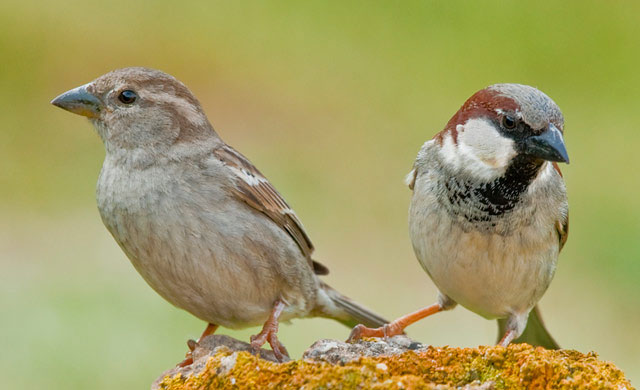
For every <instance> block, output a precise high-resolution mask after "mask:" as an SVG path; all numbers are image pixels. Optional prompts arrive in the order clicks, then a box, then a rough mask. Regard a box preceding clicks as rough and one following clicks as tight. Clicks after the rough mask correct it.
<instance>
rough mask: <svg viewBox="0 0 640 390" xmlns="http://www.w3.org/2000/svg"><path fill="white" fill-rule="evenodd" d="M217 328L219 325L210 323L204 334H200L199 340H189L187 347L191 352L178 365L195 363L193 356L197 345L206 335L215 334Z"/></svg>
mask: <svg viewBox="0 0 640 390" xmlns="http://www.w3.org/2000/svg"><path fill="white" fill-rule="evenodd" d="M216 329H218V325H214V324H208V325H207V327H206V328H205V330H204V332H202V334H201V335H200V338H199V339H198V341H195V340H193V339H190V340H188V341H187V347H189V352H187V354H186V355H185V359H184V360H183V361H181V362H180V363H178V367H186V366H188V365H190V364H192V363H193V356H192V353H193V351H194V350H195V349H196V347H197V346H198V344H199V343H200V342H201V341H202V339H204V338H205V337H207V336H209V335H211V334H213V333H214V332H215V331H216Z"/></svg>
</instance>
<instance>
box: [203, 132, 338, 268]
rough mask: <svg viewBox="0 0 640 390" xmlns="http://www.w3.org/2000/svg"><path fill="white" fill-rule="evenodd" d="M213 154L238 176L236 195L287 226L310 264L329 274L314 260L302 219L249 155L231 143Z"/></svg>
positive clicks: (274, 220) (282, 225)
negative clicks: (250, 160)
mask: <svg viewBox="0 0 640 390" xmlns="http://www.w3.org/2000/svg"><path fill="white" fill-rule="evenodd" d="M213 153H214V155H215V156H216V157H217V158H218V159H219V160H220V161H221V162H222V163H223V164H224V165H226V166H227V167H229V168H230V170H231V171H232V172H233V173H234V174H235V175H236V178H237V180H236V187H235V188H234V192H235V194H236V195H237V196H238V197H239V198H240V199H242V200H243V201H244V202H245V203H246V204H248V205H249V206H251V207H253V208H254V209H256V210H258V211H260V212H262V213H263V214H265V215H266V216H267V217H269V218H270V219H271V220H272V221H273V222H275V223H276V224H277V225H278V226H280V227H281V228H282V229H284V230H285V231H286V232H287V233H288V234H289V235H290V236H291V238H293V240H294V241H295V242H296V244H297V245H298V247H299V248H300V250H301V251H302V253H303V254H304V256H305V257H306V258H307V259H309V264H310V265H311V266H312V268H313V269H314V271H315V273H316V274H318V275H326V274H327V273H328V272H329V270H328V269H327V268H326V267H325V266H324V265H322V264H320V263H317V262H315V261H313V260H311V254H312V253H313V249H314V248H313V244H312V243H311V239H310V238H309V236H308V235H307V233H306V232H305V230H304V228H303V227H302V222H300V220H299V219H298V217H297V216H296V214H295V213H294V211H293V210H292V209H291V207H289V205H288V204H287V202H286V201H285V200H284V199H283V198H282V196H281V195H280V194H279V193H278V191H277V190H276V189H275V188H274V187H273V186H272V185H271V183H269V181H268V180H267V179H266V178H265V177H264V175H263V174H262V173H260V171H259V170H258V169H257V168H256V167H255V166H254V165H253V164H251V162H249V160H247V158H246V157H244V156H243V155H242V154H240V153H239V152H238V151H236V150H235V149H233V148H232V147H230V146H229V145H222V146H220V147H219V148H217V149H216V150H214V152H213Z"/></svg>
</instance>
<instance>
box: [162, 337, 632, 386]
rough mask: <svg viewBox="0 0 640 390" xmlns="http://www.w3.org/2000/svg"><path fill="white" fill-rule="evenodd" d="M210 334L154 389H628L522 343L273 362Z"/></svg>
mask: <svg viewBox="0 0 640 390" xmlns="http://www.w3.org/2000/svg"><path fill="white" fill-rule="evenodd" d="M249 350H250V346H249V344H247V343H243V342H241V341H238V340H235V339H233V338H231V337H228V336H219V335H214V336H209V337H207V338H206V339H205V340H203V342H201V343H200V345H199V346H198V348H196V351H195V352H194V358H195V359H194V364H193V365H192V366H190V367H186V368H175V369H172V370H169V371H167V372H165V373H164V374H163V375H162V376H161V377H160V378H158V380H157V381H156V382H155V383H154V384H153V386H152V388H153V389H166V390H187V389H189V390H205V389H227V388H229V389H239V390H240V389H308V390H309V389H465V390H473V389H617V390H623V389H629V390H630V389H633V387H632V386H631V384H630V383H629V381H628V380H626V379H625V377H624V374H623V373H622V371H620V370H619V369H618V368H616V367H615V366H614V365H613V364H612V363H609V362H603V361H600V360H598V357H597V355H596V354H595V353H588V354H582V353H580V352H577V351H570V350H560V351H549V350H545V349H542V348H533V347H531V346H529V345H526V344H517V345H511V346H509V347H508V348H503V347H477V348H449V347H432V346H426V345H422V344H420V343H417V342H414V341H412V340H410V339H408V338H407V337H404V336H396V337H393V338H391V339H387V340H384V339H367V340H363V341H360V342H357V343H354V344H348V343H344V342H341V341H335V340H320V341H317V342H316V343H314V344H313V345H312V346H311V347H310V348H309V349H308V350H307V351H306V352H305V353H304V355H303V357H302V359H301V360H296V361H289V362H286V363H276V362H275V361H274V358H273V354H272V353H271V352H270V351H265V350H263V351H261V357H260V358H259V357H256V356H253V355H251V354H250V353H249V352H248V351H249Z"/></svg>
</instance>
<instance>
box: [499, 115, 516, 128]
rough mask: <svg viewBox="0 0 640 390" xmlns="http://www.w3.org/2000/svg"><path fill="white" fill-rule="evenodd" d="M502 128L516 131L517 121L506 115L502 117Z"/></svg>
mask: <svg viewBox="0 0 640 390" xmlns="http://www.w3.org/2000/svg"><path fill="white" fill-rule="evenodd" d="M502 126H504V128H505V129H515V127H516V120H515V119H514V118H513V117H512V116H509V115H505V116H503V117H502Z"/></svg>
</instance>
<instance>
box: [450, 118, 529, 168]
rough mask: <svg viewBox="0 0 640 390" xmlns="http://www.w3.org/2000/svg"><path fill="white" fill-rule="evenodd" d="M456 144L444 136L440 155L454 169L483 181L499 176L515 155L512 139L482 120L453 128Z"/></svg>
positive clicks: (472, 120) (470, 120)
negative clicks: (455, 132) (455, 133)
mask: <svg viewBox="0 0 640 390" xmlns="http://www.w3.org/2000/svg"><path fill="white" fill-rule="evenodd" d="M456 130H457V133H458V136H457V141H458V142H457V145H456V144H455V143H454V142H453V137H452V136H447V137H445V139H444V142H443V145H442V154H443V157H444V158H445V160H446V161H447V163H449V164H451V165H452V166H453V167H455V168H457V169H459V170H464V171H466V172H467V173H469V174H471V175H473V176H475V177H478V178H482V179H486V180H491V179H494V178H496V177H498V176H501V175H502V174H503V173H504V172H505V170H506V168H507V166H508V165H509V163H510V162H511V159H512V158H513V157H515V155H516V154H517V152H516V150H515V143H514V142H513V140H511V139H509V138H507V137H504V136H503V135H501V134H500V133H499V132H498V131H497V130H496V128H495V127H494V126H493V124H492V123H491V122H489V121H488V120H487V119H483V118H474V119H469V120H468V121H467V122H466V123H465V124H464V125H458V126H457V127H456Z"/></svg>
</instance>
